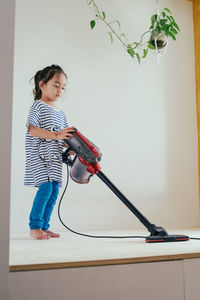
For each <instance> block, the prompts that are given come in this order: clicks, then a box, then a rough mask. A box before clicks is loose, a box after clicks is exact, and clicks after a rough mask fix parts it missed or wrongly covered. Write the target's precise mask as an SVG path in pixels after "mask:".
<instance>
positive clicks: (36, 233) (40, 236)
mask: <svg viewBox="0 0 200 300" xmlns="http://www.w3.org/2000/svg"><path fill="white" fill-rule="evenodd" d="M30 236H31V237H32V238H34V239H35V240H48V239H50V236H49V235H48V234H47V233H45V232H44V231H42V230H41V229H39V228H38V229H32V230H31V231H30Z"/></svg>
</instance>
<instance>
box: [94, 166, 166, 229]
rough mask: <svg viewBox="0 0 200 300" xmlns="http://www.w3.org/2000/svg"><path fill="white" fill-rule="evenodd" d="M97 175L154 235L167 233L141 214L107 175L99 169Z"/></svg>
mask: <svg viewBox="0 0 200 300" xmlns="http://www.w3.org/2000/svg"><path fill="white" fill-rule="evenodd" d="M97 176H98V177H99V178H100V179H101V180H102V181H103V182H104V183H105V184H106V185H107V186H108V187H109V188H110V189H111V190H112V191H113V193H114V194H115V195H117V197H118V198H119V199H120V200H121V201H122V202H123V203H124V204H125V205H126V206H127V207H128V208H129V209H130V210H131V211H132V213H133V214H134V215H135V216H136V217H137V218H138V219H139V220H140V222H141V223H142V224H143V225H144V226H145V227H146V228H147V229H148V231H149V232H150V233H151V234H152V235H156V234H159V235H167V232H166V230H165V229H164V228H162V227H158V226H155V225H154V224H152V223H150V222H149V220H148V219H147V218H146V217H145V216H144V215H143V214H141V212H140V211H139V210H138V209H137V208H136V207H135V206H134V205H133V204H132V203H131V202H130V201H129V200H128V199H127V198H126V197H125V196H124V195H123V194H122V193H121V192H120V191H119V190H118V188H117V187H116V186H115V185H114V184H113V183H112V182H111V181H110V180H109V179H108V177H106V175H105V174H104V173H103V172H101V171H99V172H98V173H97Z"/></svg>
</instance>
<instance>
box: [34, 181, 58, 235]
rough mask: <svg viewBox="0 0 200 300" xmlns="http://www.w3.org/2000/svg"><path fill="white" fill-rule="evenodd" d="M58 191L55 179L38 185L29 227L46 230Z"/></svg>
mask: <svg viewBox="0 0 200 300" xmlns="http://www.w3.org/2000/svg"><path fill="white" fill-rule="evenodd" d="M58 193H59V184H58V182H56V181H53V182H47V183H43V184H41V185H40V186H39V188H38V191H37V193H36V196H35V199H34V201H33V206H32V210H31V213H30V217H29V220H30V223H29V226H30V229H31V230H32V229H38V228H40V229H42V230H47V229H48V228H49V226H50V225H49V221H50V218H51V214H52V211H53V208H54V205H55V203H56V199H57V197H58Z"/></svg>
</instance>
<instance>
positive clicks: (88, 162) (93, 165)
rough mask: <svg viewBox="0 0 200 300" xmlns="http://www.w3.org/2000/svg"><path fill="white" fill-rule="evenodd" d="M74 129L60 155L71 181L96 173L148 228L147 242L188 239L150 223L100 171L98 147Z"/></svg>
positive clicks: (80, 181) (83, 179)
mask: <svg viewBox="0 0 200 300" xmlns="http://www.w3.org/2000/svg"><path fill="white" fill-rule="evenodd" d="M74 130H75V131H74V132H72V138H70V139H68V140H67V139H65V140H64V141H65V142H66V143H67V145H68V146H69V147H68V148H67V150H66V151H65V152H63V155H62V156H63V163H65V164H67V165H68V166H69V167H70V177H71V179H72V180H73V181H75V182H77V183H79V184H86V183H89V182H90V179H91V178H92V177H93V176H94V175H97V176H98V177H99V178H100V179H101V180H102V181H103V182H104V183H105V184H106V185H107V186H108V187H109V188H110V189H111V190H112V192H113V193H114V194H115V195H116V196H117V197H118V198H119V199H120V200H121V201H122V202H123V203H124V204H125V205H126V206H127V207H128V209H129V210H130V211H131V212H132V213H133V214H134V215H135V216H136V217H137V218H138V219H139V220H140V222H141V223H142V224H143V225H144V226H145V227H146V228H147V229H148V231H149V232H150V235H149V236H147V237H146V238H145V240H146V242H147V243H157V242H180V241H188V240H189V239H190V238H189V236H187V235H176V234H173V235H169V234H168V233H167V231H166V230H165V229H164V228H162V227H160V226H156V225H155V224H152V223H151V222H150V221H149V220H148V219H147V218H146V217H145V216H144V215H143V214H142V213H141V212H140V211H139V210H138V209H137V208H136V207H135V206H134V205H133V204H132V203H131V202H130V201H129V200H128V199H127V198H126V197H125V196H124V195H123V194H122V193H121V192H120V191H119V189H118V188H117V187H116V186H115V185H114V184H113V183H112V182H111V181H110V180H109V179H108V177H106V175H105V174H104V173H103V172H102V171H101V166H100V163H99V162H100V160H101V157H102V154H101V152H100V150H99V148H98V147H97V146H95V145H94V144H93V143H92V142H91V141H90V140H88V139H87V138H86V137H85V136H84V135H83V134H81V133H80V131H78V130H77V129H76V128H74ZM71 150H72V151H74V152H75V156H74V158H72V157H71V155H70V151H71Z"/></svg>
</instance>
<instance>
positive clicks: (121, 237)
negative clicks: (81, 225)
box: [58, 165, 146, 239]
mask: <svg viewBox="0 0 200 300" xmlns="http://www.w3.org/2000/svg"><path fill="white" fill-rule="evenodd" d="M66 166H67V182H66V185H65V188H64V191H63V193H62V196H61V198H60V201H59V204H58V218H59V220H60V222H61V223H62V225H63V226H64V227H65V228H67V229H68V230H69V231H71V232H73V233H75V234H77V235H81V236H85V237H89V238H97V239H130V238H135V239H137V238H138V239H139V238H140V239H145V238H146V236H140V235H127V236H112V235H91V234H85V233H81V232H77V231H75V230H73V229H71V228H70V227H68V226H67V225H66V224H65V223H64V222H63V220H62V218H61V216H60V206H61V202H62V199H63V197H64V194H65V192H66V189H67V187H68V184H69V166H68V165H66Z"/></svg>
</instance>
